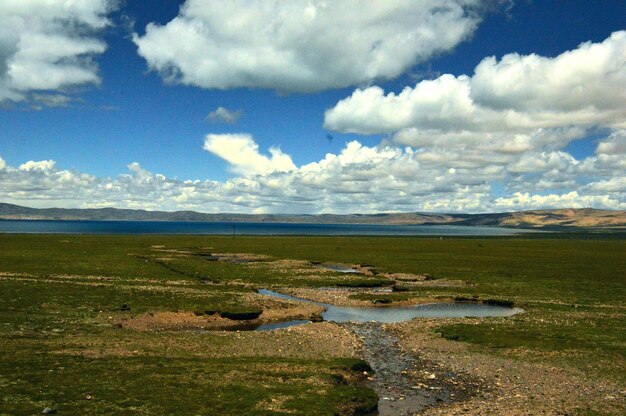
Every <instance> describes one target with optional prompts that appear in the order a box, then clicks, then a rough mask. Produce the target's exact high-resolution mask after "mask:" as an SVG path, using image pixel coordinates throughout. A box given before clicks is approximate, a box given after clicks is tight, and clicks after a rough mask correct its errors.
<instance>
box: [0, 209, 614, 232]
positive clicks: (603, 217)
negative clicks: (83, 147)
mask: <svg viewBox="0 0 626 416" xmlns="http://www.w3.org/2000/svg"><path fill="white" fill-rule="evenodd" d="M0 219H4V220H7V219H13V220H15V219H19V220H92V221H93V220H118V221H192V222H193V221H196V222H201V221H202V222H281V223H312V224H388V225H393V224H395V225H411V224H413V225H422V224H455V225H465V226H501V227H514V228H537V229H540V228H548V229H550V228H552V229H556V228H594V229H595V228H613V229H616V228H617V229H622V228H623V229H626V211H611V210H599V209H590V208H585V209H555V210H536V211H519V212H506V213H495V214H437V213H420V212H415V213H382V214H347V215H337V214H320V215H287V214H205V213H201V212H195V211H174V212H167V211H146V210H141V209H117V208H94V209H66V208H28V207H23V206H19V205H13V204H5V203H0Z"/></svg>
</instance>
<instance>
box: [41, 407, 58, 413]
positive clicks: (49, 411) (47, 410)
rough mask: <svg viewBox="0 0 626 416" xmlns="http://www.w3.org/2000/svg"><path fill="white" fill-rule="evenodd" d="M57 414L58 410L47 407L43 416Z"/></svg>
mask: <svg viewBox="0 0 626 416" xmlns="http://www.w3.org/2000/svg"><path fill="white" fill-rule="evenodd" d="M56 413H57V409H53V408H51V407H46V408H44V409H43V411H42V412H41V414H44V415H55V414H56Z"/></svg>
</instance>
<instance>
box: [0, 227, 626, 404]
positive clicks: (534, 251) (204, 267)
mask: <svg viewBox="0 0 626 416" xmlns="http://www.w3.org/2000/svg"><path fill="white" fill-rule="evenodd" d="M155 246H158V247H161V248H162V250H161V251H159V252H155ZM167 250H170V251H167ZM181 252H185V253H188V255H178V254H177V253H181ZM215 252H221V253H254V254H259V255H266V256H270V257H271V259H274V260H278V259H295V260H309V261H323V262H337V263H345V264H357V263H358V264H368V265H372V266H373V267H374V268H375V270H376V271H378V272H390V273H419V274H424V273H428V274H431V275H433V276H436V277H443V278H446V279H455V280H461V281H463V282H465V283H466V284H464V285H459V286H450V287H447V286H437V285H435V284H433V285H432V286H428V285H424V286H420V287H419V289H414V288H411V289H410V290H409V291H405V292H399V293H394V294H392V295H388V297H389V298H390V299H391V300H392V301H394V300H410V299H412V298H416V299H417V298H436V297H450V298H454V297H477V298H479V299H501V300H511V301H514V302H515V303H516V304H517V305H521V306H522V307H524V308H525V309H526V311H527V312H526V313H524V314H521V315H518V316H516V317H514V318H510V319H498V320H493V321H489V320H488V321H486V322H484V323H481V324H475V323H473V324H471V325H470V324H454V325H451V324H445V323H442V325H441V326H440V327H439V328H438V329H437V331H439V332H441V334H442V335H443V336H444V337H446V338H447V339H450V340H456V341H460V342H468V343H470V344H472V345H473V346H474V347H475V348H478V349H481V350H484V351H485V352H487V353H490V354H507V356H511V357H515V356H516V354H517V353H518V352H519V351H520V348H522V349H524V350H525V351H526V353H525V354H523V357H522V355H520V358H519V359H533V360H548V361H550V362H551V363H554V364H555V365H564V366H570V367H574V368H577V369H580V370H581V371H585V372H588V373H590V374H591V373H593V374H595V373H598V374H600V373H601V374H602V376H603V377H608V378H610V379H611V380H614V381H615V382H617V383H624V382H625V376H624V374H626V371H624V370H625V369H626V366H625V351H626V320H625V318H626V308H625V307H624V299H626V255H625V254H626V241H625V240H624V239H620V238H607V239H604V238H601V237H595V238H592V239H587V238H584V236H577V237H571V238H569V237H568V238H565V237H561V238H556V237H554V238H553V237H550V238H545V237H542V238H537V237H535V238H529V237H509V238H445V239H439V238H382V237H380V238H373V237H372V238H370V237H246V236H237V237H236V238H232V237H225V236H93V235H81V236H79V235H10V234H4V235H0V273H2V274H1V275H0V340H2V342H0V415H13V414H36V413H40V412H41V410H42V409H43V408H44V407H54V406H57V407H58V413H59V414H87V413H89V414H98V415H100V414H102V415H107V414H110V415H117V414H137V415H161V414H180V415H187V414H215V415H219V414H238V415H243V414H261V415H262V414H276V413H277V412H280V411H285V412H291V413H293V414H315V415H324V414H329V415H332V414H354V413H358V412H359V411H362V410H364V409H367V408H369V407H371V405H372V402H375V400H376V399H375V395H374V393H373V392H372V391H371V390H369V389H368V388H366V387H364V386H363V385H362V384H361V383H360V380H359V376H358V372H357V371H354V370H353V368H358V366H356V367H355V360H354V359H348V358H341V357H335V358H332V357H305V356H299V357H290V356H281V355H280V354H278V355H277V354H273V353H269V352H267V351H265V350H263V348H260V352H250V351H251V350H249V349H245V348H244V349H242V351H241V352H239V348H240V346H239V345H238V342H237V337H235V336H231V335H228V336H224V335H223V334H221V333H219V332H202V333H198V332H140V331H131V330H125V329H121V328H119V327H118V326H116V325H115V324H113V323H112V322H113V321H114V320H113V321H111V320H110V317H118V316H121V315H124V314H127V315H136V314H142V313H153V312H157V311H207V310H211V311H213V310H217V311H228V310H246V309H254V308H255V307H258V305H257V304H255V303H254V300H251V299H252V298H251V297H250V296H249V295H250V294H251V293H254V290H255V289H257V288H262V287H280V286H282V287H290V286H291V287H319V286H333V285H346V284H363V285H365V286H367V285H368V284H375V283H376V281H377V278H376V277H375V276H374V277H370V278H366V277H362V276H345V275H341V274H340V273H328V274H326V275H325V276H324V277H323V278H321V279H313V280H312V279H309V278H308V277H307V275H306V274H298V273H294V272H293V271H289V270H281V269H269V268H263V267H253V264H237V263H229V262H222V261H220V262H216V261H209V260H208V259H207V258H206V256H207V255H208V254H209V253H215ZM171 253H173V254H171ZM347 279H348V280H347ZM355 282H356V283H355ZM434 282H436V280H435V281H434ZM361 297H362V298H363V299H368V298H367V296H365V295H361ZM252 336H254V334H253V335H252ZM263 339H269V338H263ZM248 342H253V343H254V342H255V339H254V338H248ZM528 351H530V352H531V354H528V353H527V352H528ZM86 352H88V353H86ZM546 352H548V353H551V354H546ZM86 397H88V398H86Z"/></svg>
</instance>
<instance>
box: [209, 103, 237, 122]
mask: <svg viewBox="0 0 626 416" xmlns="http://www.w3.org/2000/svg"><path fill="white" fill-rule="evenodd" d="M242 115H243V112H242V111H241V110H237V111H231V110H229V109H227V108H224V107H217V108H216V109H215V110H213V111H211V112H210V113H209V114H207V116H206V120H207V121H208V122H210V123H226V124H235V123H236V122H237V120H239V119H240V118H241V116H242Z"/></svg>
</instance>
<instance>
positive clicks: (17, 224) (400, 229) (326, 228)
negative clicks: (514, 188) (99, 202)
mask: <svg viewBox="0 0 626 416" xmlns="http://www.w3.org/2000/svg"><path fill="white" fill-rule="evenodd" d="M527 232H533V231H532V230H517V229H511V228H503V227H464V226H460V225H375V224H286V223H253V222H237V223H233V222H163V221H43V220H0V233H51V234H211V235H233V234H234V235H330V236H333V235H335V236H338V235H371V236H420V235H421V236H507V235H515V234H520V233H527Z"/></svg>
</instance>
